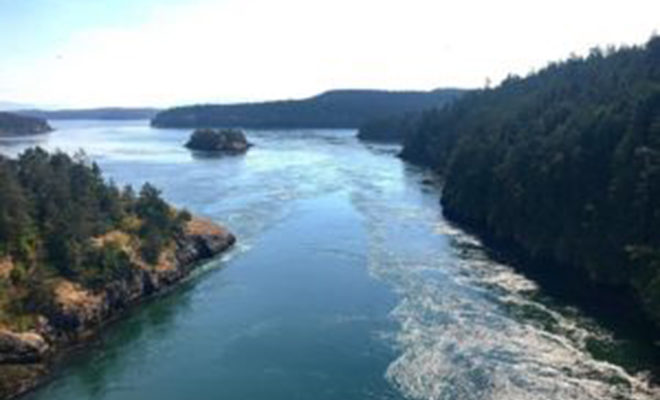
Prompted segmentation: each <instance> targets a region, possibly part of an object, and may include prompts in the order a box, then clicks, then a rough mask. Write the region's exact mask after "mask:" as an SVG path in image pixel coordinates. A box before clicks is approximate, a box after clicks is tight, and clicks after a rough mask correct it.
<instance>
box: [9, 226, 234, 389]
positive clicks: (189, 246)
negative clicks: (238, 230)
mask: <svg viewBox="0 0 660 400" xmlns="http://www.w3.org/2000/svg"><path fill="white" fill-rule="evenodd" d="M235 241H236V239H235V237H234V235H233V234H231V233H230V232H229V231H227V230H226V229H225V228H223V227H220V226H218V225H216V224H213V223H212V222H210V221H207V220H203V219H199V218H193V219H192V220H191V221H189V222H188V223H187V225H186V229H185V232H184V233H183V234H182V235H180V236H179V237H177V238H176V239H175V244H174V246H173V247H174V248H172V249H171V251H169V252H166V254H164V255H163V256H162V257H161V259H160V261H159V263H158V264H157V265H156V266H153V267H149V268H146V267H145V266H141V265H137V264H136V265H135V267H134V268H133V269H132V273H131V274H130V275H129V276H125V277H122V278H121V279H117V280H115V281H112V282H110V283H109V284H107V285H105V286H104V287H103V288H101V289H99V290H96V291H91V290H89V289H86V288H83V287H82V286H80V285H79V284H77V283H73V282H71V281H68V280H64V279H62V280H61V281H60V282H58V284H57V287H56V290H55V301H54V302H53V305H52V306H51V307H50V309H49V310H47V311H46V312H44V313H42V315H40V316H39V318H38V319H39V323H38V324H37V327H36V329H34V330H31V331H27V332H13V331H10V330H6V329H0V399H9V398H14V397H16V396H19V395H21V394H23V393H25V392H27V391H29V390H31V389H33V388H34V387H36V386H37V385H38V384H39V383H40V382H42V381H43V380H44V379H45V378H46V377H47V376H48V375H49V373H50V372H51V370H52V365H53V361H54V359H55V358H56V357H57V356H58V355H60V354H62V353H63V352H65V351H66V350H68V349H70V348H73V347H74V346H76V345H80V344H83V343H84V342H85V341H86V339H89V338H90V337H93V336H94V334H96V333H97V332H98V330H99V328H101V327H102V326H103V325H104V324H105V323H107V322H109V321H111V320H112V319H114V318H116V317H118V316H120V315H121V314H122V313H123V312H124V311H126V310H127V309H128V308H129V307H131V306H133V305H135V304H138V303H139V302H141V301H142V300H145V299H147V298H149V297H151V296H153V295H157V294H160V293H163V292H166V291H167V290H168V289H170V288H172V287H174V286H175V285H176V284H177V283H179V282H180V281H182V280H183V279H184V278H186V277H187V276H188V275H190V273H191V272H192V271H193V270H194V269H195V268H196V267H197V266H199V265H200V262H201V261H204V260H207V259H209V258H211V257H213V256H216V255H218V254H220V253H222V252H224V251H225V250H227V249H229V248H230V247H231V246H232V245H233V244H234V243H235Z"/></svg>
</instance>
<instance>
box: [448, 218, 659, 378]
mask: <svg viewBox="0 0 660 400" xmlns="http://www.w3.org/2000/svg"><path fill="white" fill-rule="evenodd" d="M442 215H443V216H444V217H445V218H446V219H447V221H449V222H450V223H451V224H454V225H455V226H456V227H458V228H460V229H461V230H463V231H465V232H467V233H469V234H472V235H475V236H476V237H477V238H478V239H479V240H480V241H481V242H482V243H483V245H484V248H485V250H486V252H487V253H488V255H489V257H492V258H493V259H494V260H496V261H499V262H503V263H506V264H507V265H509V266H511V267H512V268H513V269H514V270H515V271H517V272H518V273H521V274H523V275H524V276H525V277H526V278H529V279H531V280H533V281H534V282H536V283H538V284H539V287H540V289H541V291H542V292H543V293H545V294H547V295H548V296H550V298H551V299H552V300H553V301H555V302H557V303H558V304H560V305H566V306H574V307H577V308H578V309H579V310H580V311H581V312H583V313H584V315H585V316H587V317H588V318H592V319H593V320H594V321H595V322H597V323H598V324H599V325H601V326H603V327H605V328H606V329H608V330H610V331H611V333H612V334H613V335H614V337H615V338H617V339H621V340H630V341H634V342H636V343H643V344H644V345H645V347H646V348H648V350H650V354H646V356H647V357H646V358H644V359H643V360H639V359H637V363H633V362H631V363H625V362H621V360H617V362H616V363H617V364H620V365H621V366H622V367H623V368H624V369H626V370H628V371H631V370H633V371H634V372H635V373H636V372H639V371H640V370H646V371H648V372H650V381H651V382H652V383H653V384H656V385H660V328H658V327H657V326H656V325H655V324H654V323H653V321H652V320H651V319H650V318H649V317H648V316H647V315H646V314H645V313H644V312H643V311H642V309H641V307H640V305H639V302H638V301H637V299H636V298H635V296H634V294H633V293H631V292H630V291H629V290H627V289H626V288H625V287H618V286H612V285H605V284H602V283H598V282H594V281H593V280H591V279H589V277H588V275H587V273H586V271H585V270H584V269H583V268H581V267H579V266H571V265H561V264H559V263H557V262H554V261H552V260H547V259H539V258H538V257H536V258H535V257H532V256H530V255H529V254H528V253H527V252H525V251H524V249H522V248H521V247H520V246H518V245H517V244H516V243H511V242H506V241H502V240H498V239H497V238H495V237H494V236H493V235H492V234H491V233H490V232H488V230H487V229H483V227H480V226H478V225H476V224H474V223H471V222H470V221H467V220H464V219H462V218H460V216H458V215H456V214H454V213H452V212H451V210H448V209H446V208H445V206H444V205H443V206H442ZM589 352H590V353H591V354H592V356H594V358H596V359H602V360H606V361H613V357H608V356H607V355H606V354H605V353H601V354H594V353H595V352H594V351H591V350H589ZM631 364H634V365H636V366H641V367H642V368H636V369H633V366H634V365H631Z"/></svg>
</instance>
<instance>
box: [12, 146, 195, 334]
mask: <svg viewBox="0 0 660 400" xmlns="http://www.w3.org/2000/svg"><path fill="white" fill-rule="evenodd" d="M189 219H190V214H188V212H186V211H181V212H179V211H176V210H174V209H172V208H171V207H170V206H169V205H168V204H167V203H166V202H165V201H164V200H163V199H162V198H161V197H160V193H159V191H158V190H157V189H155V188H154V187H153V186H151V185H149V184H145V185H144V186H143V187H142V189H141V190H140V192H139V193H137V194H136V193H134V191H133V189H132V188H131V187H125V188H123V189H120V188H118V187H117V186H116V185H115V184H113V183H112V182H106V181H104V179H103V177H102V176H101V172H100V170H99V168H98V166H97V165H96V164H94V163H90V162H89V161H88V160H87V159H86V157H85V156H84V155H83V154H79V155H76V156H74V157H70V156H68V155H66V154H64V153H59V152H58V153H53V154H50V153H48V152H46V151H44V150H42V149H40V148H33V149H29V150H26V151H25V152H24V153H23V154H21V155H20V157H18V159H16V160H13V159H8V158H5V157H0V327H2V326H5V327H9V328H16V329H18V330H19V331H20V330H24V329H26V328H28V327H30V326H31V325H32V324H33V323H34V317H35V315H36V314H37V313H43V312H44V311H45V310H44V308H46V307H49V302H50V301H51V298H52V293H51V289H52V287H51V286H52V285H51V284H52V283H53V282H54V281H56V280H57V279H58V278H66V279H67V280H69V281H73V282H76V283H79V284H81V285H83V286H84V287H87V288H90V289H92V290H93V289H95V288H98V287H100V286H101V285H103V284H105V283H106V282H109V281H112V280H116V279H119V278H121V277H122V276H124V275H125V274H127V273H129V270H130V268H132V265H134V264H135V259H140V260H141V263H143V264H144V265H145V266H148V265H154V264H155V263H156V262H157V261H158V258H159V255H160V253H161V250H162V249H163V248H165V247H166V246H169V245H171V243H172V240H173V237H175V236H176V235H177V234H179V233H180V232H181V230H182V227H183V224H184V223H185V222H186V221H188V220H189ZM109 232H121V234H122V235H123V237H126V238H127V240H129V241H130V242H131V243H133V245H132V247H131V248H134V249H136V252H137V253H138V254H128V253H127V251H126V248H128V247H127V246H124V247H121V246H119V245H117V242H116V241H106V242H104V241H103V240H102V235H104V234H107V233H109Z"/></svg>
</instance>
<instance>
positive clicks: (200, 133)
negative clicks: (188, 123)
mask: <svg viewBox="0 0 660 400" xmlns="http://www.w3.org/2000/svg"><path fill="white" fill-rule="evenodd" d="M185 146H186V147H187V148H189V149H191V150H200V151H214V152H225V153H232V154H238V153H245V152H246V151H247V150H248V149H249V148H250V146H252V145H251V144H250V143H248V141H247V139H246V138H245V134H244V133H243V131H240V130H238V129H220V130H214V129H197V130H196V131H195V132H193V134H192V135H191V136H190V139H189V140H188V142H187V143H186V145H185Z"/></svg>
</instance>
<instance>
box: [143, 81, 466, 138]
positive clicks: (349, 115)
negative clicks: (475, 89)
mask: <svg viewBox="0 0 660 400" xmlns="http://www.w3.org/2000/svg"><path fill="white" fill-rule="evenodd" d="M461 92H462V91H461V90H459V89H438V90H433V91H430V92H421V91H406V92H390V91H382V90H334V91H329V92H325V93H322V94H320V95H317V96H314V97H310V98H307V99H301V100H281V101H268V102H260V103H242V104H227V105H193V106H184V107H176V108H171V109H168V110H165V111H162V112H159V113H158V114H157V115H156V116H155V117H154V118H153V119H152V121H151V124H152V125H153V126H155V127H162V128H212V127H244V128H357V127H359V126H360V125H362V124H363V123H365V122H367V121H369V120H372V119H375V118H380V117H384V116H388V115H392V114H401V113H405V112H408V111H418V110H421V109H425V108H430V107H434V106H437V105H440V104H443V103H445V102H446V101H447V99H450V98H454V97H455V96H457V94H459V93H461Z"/></svg>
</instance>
